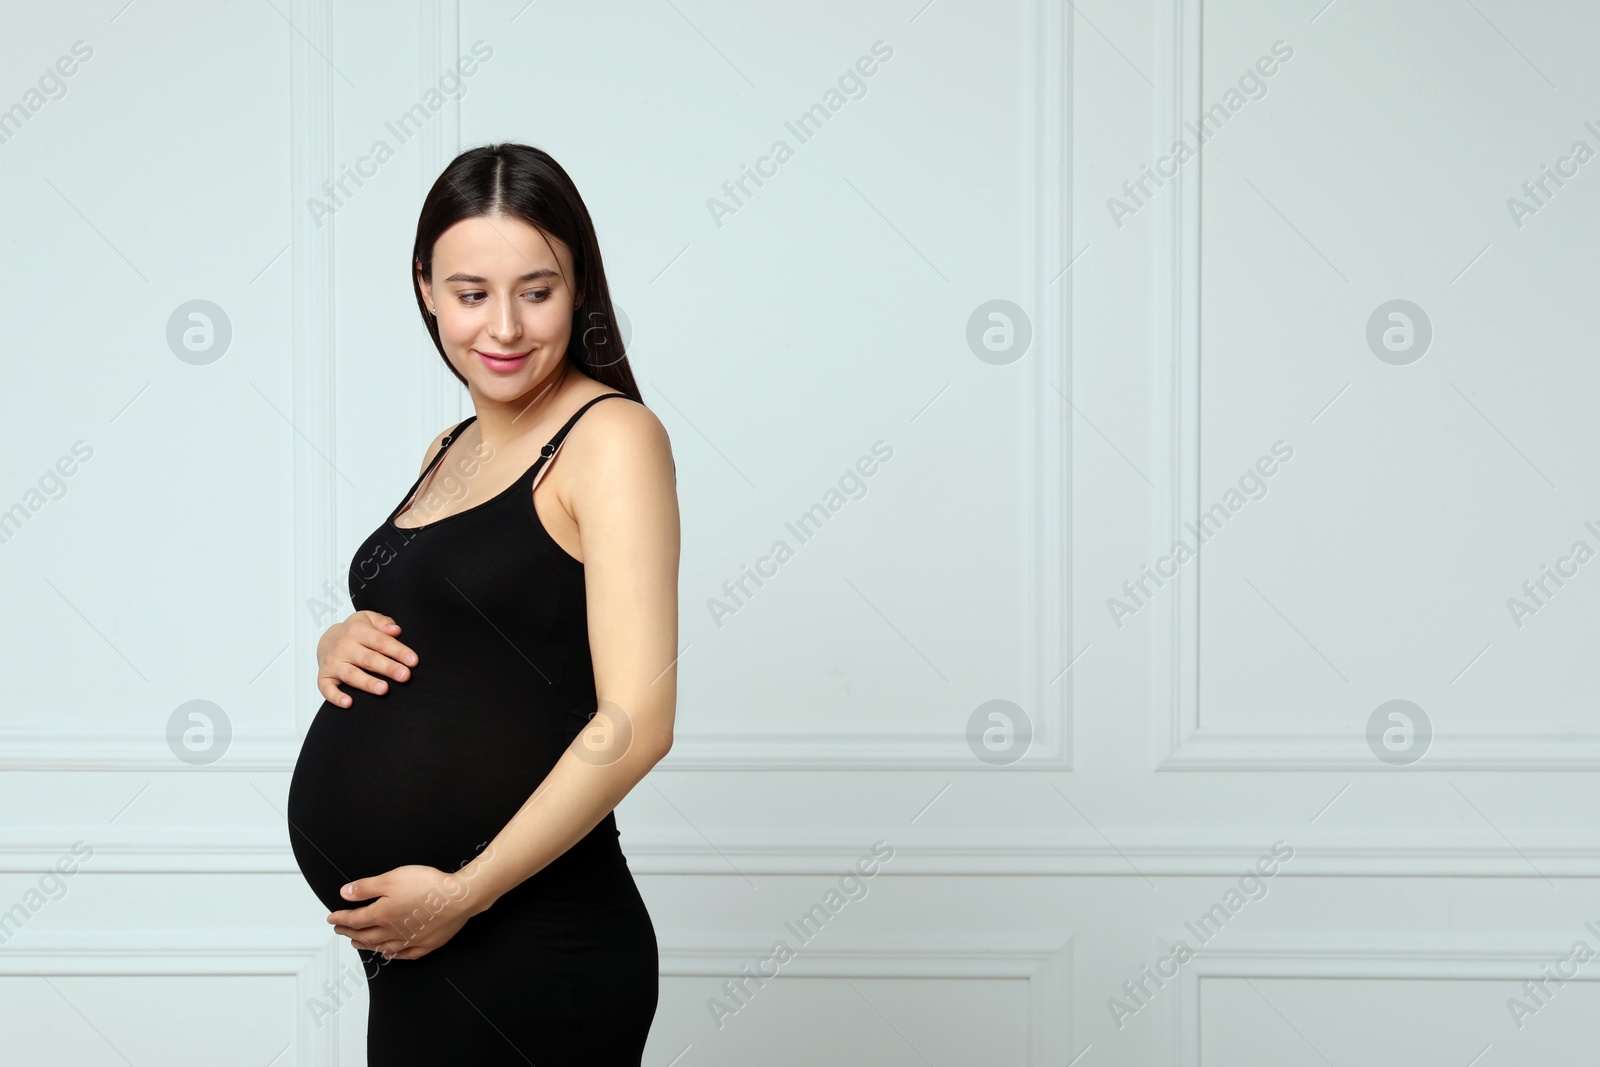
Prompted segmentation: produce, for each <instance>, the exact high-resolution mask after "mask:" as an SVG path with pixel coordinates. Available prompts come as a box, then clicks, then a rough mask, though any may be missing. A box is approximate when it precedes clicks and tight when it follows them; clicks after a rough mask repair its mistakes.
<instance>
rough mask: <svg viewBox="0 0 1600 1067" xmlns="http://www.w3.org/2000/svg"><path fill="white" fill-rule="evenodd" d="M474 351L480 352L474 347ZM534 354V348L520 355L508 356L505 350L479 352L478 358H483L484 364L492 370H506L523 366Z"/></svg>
mask: <svg viewBox="0 0 1600 1067" xmlns="http://www.w3.org/2000/svg"><path fill="white" fill-rule="evenodd" d="M473 351H474V352H478V350H477V349H473ZM532 354H533V351H532V349H530V350H528V351H527V352H524V353H522V354H521V355H520V356H508V355H507V354H506V353H503V352H502V353H494V352H478V358H479V359H481V360H482V361H483V365H484V366H485V367H488V368H489V369H490V370H492V371H501V372H504V371H511V370H516V369H517V368H518V367H520V366H522V364H523V363H524V362H525V361H526V360H527V358H528V357H529V356H530V355H532Z"/></svg>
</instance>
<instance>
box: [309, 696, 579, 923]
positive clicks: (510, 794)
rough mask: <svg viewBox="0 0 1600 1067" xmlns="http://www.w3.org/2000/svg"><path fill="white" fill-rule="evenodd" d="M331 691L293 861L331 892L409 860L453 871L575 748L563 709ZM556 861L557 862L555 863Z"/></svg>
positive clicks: (314, 744) (312, 749)
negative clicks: (334, 698)
mask: <svg viewBox="0 0 1600 1067" xmlns="http://www.w3.org/2000/svg"><path fill="white" fill-rule="evenodd" d="M351 696H352V698H353V700H352V704H351V706H350V707H348V708H341V707H336V706H334V705H333V704H330V703H328V702H326V701H324V702H323V704H322V707H321V708H320V709H319V710H318V711H317V715H316V718H315V719H314V720H313V721H312V723H311V728H310V729H309V730H308V731H307V733H306V738H305V742H304V743H303V744H302V746H301V749H300V757H299V759H298V760H297V761H296V763H295V769H294V776H293V777H292V779H291V780H290V783H289V802H288V819H289V837H290V843H291V845H292V847H293V850H294V855H295V860H296V862H297V863H298V864H299V866H300V871H301V873H302V874H303V875H304V876H305V879H306V882H307V884H309V885H310V886H311V889H312V891H313V892H315V893H316V894H317V896H318V898H319V899H320V900H321V901H322V903H323V904H324V905H325V906H326V907H327V908H328V909H329V910H330V911H334V910H338V909H340V908H343V907H348V906H349V902H348V901H345V900H343V899H342V898H341V897H340V896H339V888H340V887H341V886H343V885H344V884H345V883H346V882H348V881H351V880H353V879H356V878H370V877H372V876H374V875H379V874H383V873H384V872H386V871H389V870H392V869H394V868H395V867H401V866H405V865H406V864H413V863H415V864H425V865H427V866H430V867H437V868H439V869H440V870H444V871H454V870H457V869H459V868H460V867H461V866H462V865H463V864H465V863H467V862H468V861H469V860H471V859H472V858H473V857H474V856H475V855H477V853H478V851H479V850H480V849H482V848H483V847H484V845H485V844H487V842H488V841H490V840H491V839H492V838H493V837H494V836H495V835H496V834H498V833H499V832H500V830H501V829H502V828H503V827H504V826H505V824H506V823H507V822H508V821H509V820H510V819H511V817H512V816H513V815H515V814H516V812H517V810H518V809H519V808H521V807H522V805H523V804H524V803H525V802H526V801H527V799H528V797H529V796H530V795H531V794H532V793H533V791H534V789H535V788H536V787H537V786H538V785H539V783H540V782H541V781H543V780H544V777H545V775H546V774H548V773H549V771H550V768H551V767H553V766H554V765H555V762H556V760H557V759H558V758H559V756H560V754H561V750H562V749H563V748H564V747H565V741H564V740H563V737H564V735H565V723H564V722H563V721H562V720H563V718H564V716H557V715H555V714H543V715H541V714H539V709H537V708H533V707H530V706H528V703H527V702H526V700H524V701H522V702H521V704H520V706H510V705H508V704H507V703H506V702H505V701H504V700H501V701H491V702H488V703H489V707H488V708H485V707H484V706H483V704H484V703H485V702H484V701H472V702H468V701H463V700H459V699H443V700H441V699H437V698H432V699H430V694H429V693H428V692H427V691H424V690H417V689H412V688H410V687H407V686H391V689H390V691H389V693H388V694H386V695H384V696H377V695H374V694H370V693H364V692H360V691H351ZM547 869H548V868H547Z"/></svg>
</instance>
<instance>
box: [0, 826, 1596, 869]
mask: <svg viewBox="0 0 1600 1067" xmlns="http://www.w3.org/2000/svg"><path fill="white" fill-rule="evenodd" d="M627 822H628V820H627V819H626V818H625V817H624V819H623V823H624V825H625V828H624V832H623V836H622V848H623V852H624V853H625V854H626V855H627V857H628V867H629V869H630V870H632V871H633V873H634V874H635V875H638V876H651V877H653V876H659V875H689V876H725V877H729V878H740V877H757V876H767V877H782V876H796V877H799V876H828V875H837V874H839V873H841V872H843V871H846V870H848V869H849V868H850V867H851V865H852V864H854V863H855V861H856V860H857V859H859V858H860V855H861V835H860V834H859V833H852V832H840V833H837V834H830V833H819V832H803V831H798V832H793V833H785V834H784V835H783V836H782V838H781V839H778V838H775V837H774V836H773V835H771V834H764V835H758V834H755V833H751V832H748V831H742V832H739V833H736V834H726V833H721V832H716V833H714V835H713V836H714V840H713V841H708V840H707V839H706V838H705V837H703V836H701V835H700V834H699V833H698V832H695V831H693V830H681V831H680V830H673V831H659V830H632V831H630V830H627V829H626V824H627ZM1269 836H1270V835H1266V834H1262V833H1251V834H1246V835H1240V836H1235V837H1232V838H1229V837H1225V836H1222V835H1211V836H1208V837H1203V838H1197V837H1196V836H1195V835H1192V834H1180V833H1179V832H1178V831H1169V832H1167V833H1165V834H1158V833H1151V832H1143V833H1128V832H1116V843H1115V845H1114V846H1113V845H1110V844H1108V843H1107V842H1106V841H1105V839H1104V838H1101V837H1099V836H1097V835H1089V836H1084V837H1070V838H1069V837H1055V838H1047V837H1044V836H1042V835H1024V834H1011V835H1005V836H1004V837H1001V836H999V835H994V834H985V833H982V832H980V831H976V830H969V831H965V832H946V831H941V832H938V833H926V834H921V835H918V836H914V837H896V838H895V839H894V840H892V841H891V844H892V845H893V846H894V849H895V858H894V862H893V863H892V864H890V865H888V866H886V867H885V868H884V869H883V871H882V872H881V873H882V874H883V875H884V876H886V877H890V878H898V877H929V876H962V877H977V878H1004V877H1029V876H1038V877H1063V876H1080V875H1095V876H1101V877H1128V878H1139V877H1141V876H1143V877H1146V878H1152V879H1153V878H1163V877H1169V878H1171V877H1208V876H1216V877H1225V878H1236V877H1238V876H1239V875H1240V874H1241V873H1243V872H1244V871H1245V870H1246V869H1248V868H1249V867H1251V866H1252V865H1253V864H1255V863H1256V862H1257V860H1259V858H1260V856H1261V850H1262V844H1261V842H1262V841H1263V840H1266V839H1267V837H1269ZM1578 836H1579V835H1578V834H1577V833H1576V831H1575V832H1574V834H1573V835H1572V839H1569V840H1561V839H1557V838H1553V837H1550V836H1544V837H1541V838H1539V839H1536V840H1519V841H1518V842H1517V843H1516V845H1515V847H1513V846H1510V845H1507V844H1506V843H1504V842H1503V841H1499V840H1497V839H1494V838H1493V835H1492V834H1490V833H1477V832H1468V831H1457V832H1450V833H1445V832H1441V831H1436V830H1428V829H1422V830H1418V831H1414V832H1410V833H1406V834H1392V835H1388V836H1386V837H1385V838H1384V839H1382V840H1377V841H1374V840H1371V839H1369V838H1367V837H1366V836H1357V835H1346V836H1343V837H1339V836H1333V835H1329V836H1327V837H1324V838H1323V839H1322V840H1320V841H1317V842H1305V841H1296V842H1294V848H1295V858H1294V861H1293V862H1292V863H1289V864H1286V865H1284V866H1283V867H1282V868H1281V869H1280V872H1279V876H1280V877H1286V878H1302V877H1329V878H1427V877H1441V878H1521V879H1536V880H1541V881H1542V880H1543V879H1544V878H1551V879H1554V878H1600V844H1596V843H1594V842H1593V841H1589V840H1582V841H1579V840H1576V838H1578ZM79 839H82V840H85V841H87V842H88V843H89V844H90V845H91V846H92V847H93V848H94V856H93V857H92V858H91V859H89V860H86V861H83V867H84V870H85V871H87V872H89V873H91V874H283V875H291V876H293V877H294V878H295V879H296V880H298V879H299V878H300V877H301V875H300V870H299V868H298V867H297V866H296V864H295V861H294V856H293V854H292V852H291V851H290V848H289V843H288V835H287V828H283V829H280V828H279V827H277V826H275V825H257V826H255V827H254V828H252V829H250V830H249V831H231V832H230V833H229V834H228V836H227V838H226V839H225V840H224V839H222V838H220V837H218V836H215V835H206V836H201V835H198V834H196V833H195V832H194V831H193V830H192V829H190V828H185V827H155V828H150V827H131V826H130V827H127V828H122V827H107V828H104V829H103V830H95V831H90V832H85V831H82V830H77V831H73V830H61V829H54V830H30V831H28V832H26V833H20V832H19V833H12V834H10V835H8V836H7V839H6V840H5V842H4V843H3V844H0V872H7V873H18V874H22V873H26V874H39V873H43V872H44V871H46V870H48V869H49V868H51V867H52V866H53V865H54V864H55V862H56V860H57V859H59V858H60V857H61V856H62V855H65V854H66V853H67V852H68V851H69V850H70V848H71V845H72V843H73V842H74V841H76V840H79Z"/></svg>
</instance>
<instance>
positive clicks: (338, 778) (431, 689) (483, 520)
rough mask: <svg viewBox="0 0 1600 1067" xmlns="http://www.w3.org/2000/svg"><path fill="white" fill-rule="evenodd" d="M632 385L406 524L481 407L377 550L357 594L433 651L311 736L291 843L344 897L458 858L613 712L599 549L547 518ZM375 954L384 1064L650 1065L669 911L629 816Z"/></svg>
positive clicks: (318, 884)
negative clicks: (577, 555)
mask: <svg viewBox="0 0 1600 1067" xmlns="http://www.w3.org/2000/svg"><path fill="white" fill-rule="evenodd" d="M624 395H625V394H622V393H607V394H605V395H604V396H598V397H595V398H594V399H592V400H590V401H589V402H588V403H587V404H584V405H583V407H581V408H579V409H578V411H577V412H576V413H575V414H574V415H573V416H572V418H571V419H569V420H568V421H567V423H566V425H565V426H563V427H562V428H561V429H560V431H559V432H558V433H557V434H556V435H555V437H554V438H552V439H551V441H550V443H549V444H547V445H545V446H544V448H543V449H542V450H541V454H540V457H539V459H538V461H537V462H535V463H534V465H533V466H532V467H531V468H529V469H528V470H527V471H526V472H525V473H524V474H523V475H522V477H520V478H518V479H517V481H516V482H515V484H513V485H511V486H510V487H509V488H507V489H506V490H505V491H504V492H502V493H500V494H498V495H497V496H495V497H493V498H492V499H490V500H486V501H484V502H483V503H481V504H478V505H476V506H474V507H470V508H468V509H466V510H465V511H462V512H459V513H457V514H454V515H447V516H446V517H444V518H443V519H440V520H438V521H436V522H432V523H429V524H428V525H426V526H422V527H417V528H414V529H403V528H401V527H399V526H396V525H395V524H394V519H395V517H396V516H397V515H398V514H399V513H400V511H401V510H402V509H403V508H404V507H405V506H406V503H407V502H408V501H409V500H410V498H411V496H412V494H413V493H415V492H416V491H417V489H418V488H419V487H420V486H421V485H422V483H423V481H424V480H426V479H427V477H428V476H429V475H430V474H431V473H432V472H433V470H434V468H435V467H437V466H438V464H439V460H440V459H441V458H442V457H443V456H444V454H445V452H446V451H448V450H449V447H450V443H451V442H452V441H453V440H455V439H456V438H457V437H459V436H460V433H461V431H462V429H463V428H465V427H466V426H467V425H468V424H470V423H471V422H472V421H473V419H475V418H476V417H477V416H472V418H469V419H467V420H466V421H465V422H462V423H461V424H460V425H459V426H457V427H456V428H455V429H454V430H453V431H451V433H450V434H449V435H448V436H446V437H445V438H444V441H443V444H442V446H441V447H440V449H439V453H438V455H436V456H435V457H434V458H433V461H432V462H431V463H430V464H429V465H428V468H427V469H426V470H425V471H423V473H422V475H421V476H419V477H418V478H417V481H416V482H415V483H414V484H413V485H412V487H411V489H410V490H409V491H408V492H407V494H406V498H405V499H404V500H402V501H401V504H400V506H399V507H396V508H395V510H394V511H393V512H391V513H390V514H389V518H388V519H386V520H385V521H384V524H383V525H382V526H381V527H379V528H378V529H377V530H376V531H375V532H374V533H373V534H372V535H371V536H370V537H368V538H367V539H366V541H365V542H364V543H363V544H362V546H361V548H360V549H359V550H358V551H357V552H356V554H355V558H354V560H353V561H352V562H351V565H350V599H351V600H352V602H353V603H354V604H355V607H356V608H357V609H371V610H374V611H379V612H382V613H383V614H385V615H389V616H392V617H393V618H394V619H395V621H396V622H398V623H399V624H400V626H401V627H402V630H401V633H400V634H399V640H400V641H401V642H402V643H404V644H405V645H407V646H408V647H410V648H411V649H412V650H413V651H415V652H416V654H417V660H418V662H417V666H416V667H415V668H414V669H413V671H412V673H411V677H410V679H409V680H408V681H405V682H397V681H395V680H394V679H389V690H388V692H387V693H385V694H383V695H382V696H379V695H376V694H373V693H368V692H366V691H365V690H362V689H357V688H355V687H351V686H344V687H342V688H343V689H344V691H345V692H347V693H348V694H349V695H350V697H351V699H352V703H351V706H350V707H348V708H341V707H337V706H335V705H333V704H331V703H329V702H327V701H324V702H323V705H322V707H321V708H320V709H319V710H318V712H317V716H316V719H315V720H314V721H313V722H312V724H311V728H310V730H309V731H308V732H307V733H306V738H305V742H304V744H303V745H302V747H301V750H300V758H299V760H298V762H297V763H296V764H295V769H294V777H293V779H292V780H291V782H290V785H289V805H288V808H289V810H288V820H289V839H290V842H291V843H292V845H293V848H294V855H295V860H296V861H297V862H298V863H299V865H300V870H301V873H302V874H304V875H305V879H306V881H307V882H308V883H309V884H310V886H311V888H312V890H313V891H314V892H315V893H316V895H317V898H318V899H319V900H320V901H321V902H322V904H323V906H324V907H325V908H326V909H327V910H328V911H330V912H332V911H339V910H342V909H346V908H353V907H359V906H361V904H364V903H369V901H360V902H353V901H347V900H345V899H343V898H342V897H340V895H339V888H340V887H341V886H342V885H344V884H345V883H346V882H349V881H351V880H353V879H356V878H361V877H371V876H373V875H378V874H382V873H384V872H385V871H388V870H391V869H393V868H395V867H400V866H404V865H406V864H426V865H428V866H431V867H437V868H439V869H440V870H444V871H455V870H458V869H459V868H460V867H461V866H462V865H464V864H465V863H466V862H467V861H469V860H471V859H472V858H473V857H474V856H475V855H476V854H477V853H478V852H479V851H480V850H481V849H483V847H484V846H485V845H486V844H487V843H488V841H489V840H490V839H491V838H493V837H494V836H495V835H496V834H497V833H499V832H500V830H501V828H502V827H504V826H505V824H506V823H507V822H508V821H509V820H510V819H511V817H512V816H513V815H514V814H515V813H516V812H517V810H518V809H519V808H520V807H522V805H523V803H524V802H526V801H527V799H528V797H529V796H530V795H531V794H532V793H533V791H534V789H535V787H537V786H538V785H539V783H540V782H541V781H542V780H543V779H544V777H545V776H546V775H547V774H548V773H549V772H550V769H551V768H552V767H554V766H555V763H556V760H557V759H558V758H559V757H560V756H561V754H562V752H563V751H565V750H566V748H567V746H568V745H569V744H570V743H571V741H572V739H573V738H574V737H576V736H577V735H578V733H579V731H580V730H581V729H582V728H583V726H584V724H585V723H586V722H587V721H588V719H589V717H590V716H591V715H593V714H594V712H595V708H596V703H597V698H596V692H595V684H594V670H593V664H592V662H591V660H590V655H589V634H588V628H587V611H586V604H585V599H584V572H583V564H582V563H580V562H578V561H577V560H576V559H574V558H573V557H572V556H570V555H568V554H567V552H566V551H565V550H564V549H562V548H561V547H560V546H559V545H558V544H556V542H555V540H554V539H552V538H551V536H550V534H549V532H548V531H547V530H545V528H544V524H543V523H541V522H540V521H539V516H538V513H537V512H536V511H535V510H534V506H533V492H532V489H533V484H534V480H535V479H536V478H537V476H538V473H539V471H540V469H541V468H542V467H543V466H544V465H545V463H546V462H548V460H549V459H550V457H551V456H553V455H554V454H555V451H556V449H557V448H559V447H560V445H561V442H562V440H563V438H565V437H566V435H567V432H568V431H569V430H571V429H572V426H573V424H574V423H576V422H577V421H578V418H579V417H580V416H581V415H582V414H583V413H584V412H585V411H587V410H588V409H589V407H590V406H591V405H593V404H596V403H598V402H599V401H601V400H604V399H607V398H608V397H612V396H624ZM630 399H631V398H630ZM460 458H462V459H467V458H468V457H464V456H463V457H460ZM458 466H459V465H458ZM467 473H469V474H470V468H467ZM319 918H320V916H319ZM330 929H331V927H330ZM358 951H359V952H360V956H361V960H362V963H363V964H364V969H365V971H366V974H367V989H368V993H369V1002H370V1016H369V1022H368V1028H367V1056H368V1063H369V1065H370V1067H387V1065H392V1064H413V1063H416V1064H422V1063H471V1064H478V1065H481V1064H518V1065H521V1064H527V1063H533V1064H537V1065H538V1067H564V1065H567V1064H585V1065H589V1064H638V1063H639V1062H640V1056H641V1054H642V1052H643V1049H644V1045H645V1038H646V1036H647V1035H648V1033H649V1030H650V1023H651V1020H652V1019H653V1018H654V1016H655V1010H656V1000H657V991H658V984H657V983H658V978H657V975H658V962H659V958H658V955H657V946H656V938H655V929H654V927H653V926H652V925H651V922H650V916H649V913H648V912H647V911H646V910H645V905H644V901H643V899H642V898H641V897H640V895H639V891H638V888H637V887H636V886H635V884H634V881H633V875H632V873H631V872H630V871H629V869H628V864H627V860H626V859H625V858H624V857H623V854H622V849H621V846H620V843H619V840H618V835H617V822H616V816H615V815H614V814H611V813H608V814H607V815H606V817H605V818H604V819H603V820H601V821H600V823H599V825H597V826H596V827H595V828H594V829H593V830H592V831H591V832H590V833H589V834H588V835H587V836H586V837H584V838H583V839H582V840H580V841H579V842H578V843H577V844H575V845H573V846H572V848H570V849H569V850H567V851H566V852H565V853H563V854H562V855H561V856H559V857H558V858H557V859H556V860H555V861H554V862H552V863H551V864H550V865H549V866H547V867H545V868H544V869H543V870H541V871H539V872H538V873H536V874H534V875H533V876H532V877H531V878H528V879H526V880H525V881H523V882H522V883H521V884H519V885H517V886H515V887H514V888H512V889H511V890H509V891H508V892H506V893H505V894H504V895H503V896H501V897H500V899H499V900H497V901H496V902H495V903H494V905H493V906H492V907H490V908H489V909H488V910H487V911H485V912H483V913H481V914H479V915H476V916H474V917H473V918H471V919H469V920H467V923H466V925H465V926H463V927H462V928H461V929H460V931H458V932H457V933H456V935H455V936H454V937H453V938H451V939H450V940H449V941H448V942H446V943H445V944H444V945H442V946H441V947H439V948H437V949H434V950H433V951H432V952H430V953H428V954H427V955H425V956H422V957H421V958H419V959H414V960H403V959H395V960H388V961H385V960H384V959H383V956H382V954H381V953H377V952H368V951H365V950H358Z"/></svg>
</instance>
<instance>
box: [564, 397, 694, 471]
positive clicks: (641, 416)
mask: <svg viewBox="0 0 1600 1067" xmlns="http://www.w3.org/2000/svg"><path fill="white" fill-rule="evenodd" d="M596 384H597V386H599V387H598V388H596V389H594V390H592V391H590V390H585V393H586V394H587V395H584V396H583V397H582V398H581V399H579V400H577V402H576V403H574V404H572V410H573V411H578V410H580V409H582V410H583V414H582V416H580V417H579V419H578V421H577V422H576V423H574V424H573V426H572V429H571V430H570V431H569V432H568V434H567V439H566V441H565V443H564V444H563V445H562V451H563V452H571V453H572V456H570V457H569V458H568V462H569V463H571V464H572V465H573V466H576V467H581V468H583V469H584V471H583V472H584V473H590V474H594V475H600V474H602V473H603V472H604V471H605V469H606V468H607V467H611V466H613V465H614V466H617V467H622V468H628V467H637V466H639V465H640V464H641V462H647V461H650V460H658V461H659V460H665V461H667V462H668V463H669V464H671V461H672V442H671V440H670V439H669V438H668V436H667V429H666V427H665V426H664V425H662V423H661V420H660V419H659V418H657V417H656V413H655V412H654V411H651V410H650V408H649V407H647V406H646V405H645V404H644V403H643V402H642V401H637V400H635V399H634V398H633V397H631V396H627V395H626V394H624V395H623V396H620V397H617V398H616V399H614V400H604V401H601V402H599V403H591V401H593V400H594V399H595V397H603V396H607V395H609V394H614V393H622V392H623V391H622V390H620V389H613V388H611V387H610V386H605V385H600V384H599V383H596ZM585 405H588V407H587V408H585V407H584V406H585ZM574 473H579V472H574Z"/></svg>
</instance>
